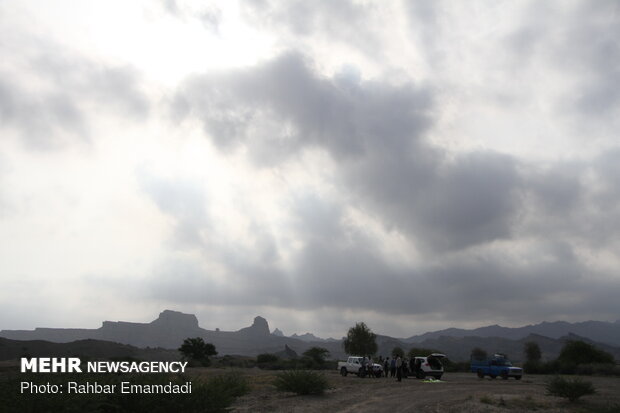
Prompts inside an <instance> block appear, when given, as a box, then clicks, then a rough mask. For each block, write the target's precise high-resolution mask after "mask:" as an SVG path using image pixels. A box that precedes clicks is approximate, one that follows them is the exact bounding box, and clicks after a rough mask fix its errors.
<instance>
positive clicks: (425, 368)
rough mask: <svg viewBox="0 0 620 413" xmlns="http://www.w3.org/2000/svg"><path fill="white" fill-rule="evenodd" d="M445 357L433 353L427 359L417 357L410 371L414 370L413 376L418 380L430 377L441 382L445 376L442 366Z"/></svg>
mask: <svg viewBox="0 0 620 413" xmlns="http://www.w3.org/2000/svg"><path fill="white" fill-rule="evenodd" d="M445 357H446V355H445V354H440V353H433V354H431V355H429V356H426V357H415V358H414V359H413V360H412V362H413V363H412V364H413V366H412V367H410V368H409V369H410V370H413V371H412V373H413V375H415V376H416V377H417V378H418V379H423V378H425V377H427V376H430V377H433V378H435V379H437V380H439V379H441V376H442V375H443V364H441V359H443V358H445Z"/></svg>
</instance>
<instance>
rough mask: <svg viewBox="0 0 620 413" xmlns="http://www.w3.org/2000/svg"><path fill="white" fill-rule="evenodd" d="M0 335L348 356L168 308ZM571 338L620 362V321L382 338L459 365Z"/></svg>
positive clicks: (259, 322)
mask: <svg viewBox="0 0 620 413" xmlns="http://www.w3.org/2000/svg"><path fill="white" fill-rule="evenodd" d="M0 337H5V338H8V339H12V340H45V341H49V342H54V343H69V342H74V341H77V340H87V339H93V340H103V341H109V342H116V343H121V344H126V345H131V346H135V347H138V348H163V349H177V348H178V347H179V346H180V345H181V343H182V342H183V340H184V339H185V338H187V337H202V338H203V339H204V340H205V341H207V342H210V343H212V344H214V345H215V347H216V349H217V351H218V353H219V354H220V355H225V354H231V355H233V354H234V355H246V356H256V355H258V354H261V353H279V354H301V353H303V352H304V351H305V350H307V349H308V348H310V347H313V346H319V347H324V348H326V349H327V350H328V351H329V352H330V354H331V357H332V358H342V357H345V353H344V350H343V348H342V340H336V339H332V338H330V339H323V338H320V337H317V336H315V335H313V334H311V333H306V334H302V335H297V334H293V335H292V336H289V337H286V336H285V335H284V334H283V333H282V331H280V330H279V329H274V332H273V333H271V332H270V329H269V324H268V322H267V320H266V319H264V318H263V317H260V316H257V317H255V318H254V320H253V322H252V325H250V326H249V327H245V328H242V329H240V330H237V331H220V330H207V329H204V328H201V327H200V326H199V324H198V319H197V318H196V316H195V315H193V314H184V313H181V312H177V311H171V310H165V311H163V312H162V313H160V314H159V317H158V318H157V319H155V320H154V321H152V322H150V323H131V322H125V321H104V322H103V323H102V325H101V327H100V328H97V329H74V328H72V329H64V328H36V329H34V330H2V331H0ZM568 340H583V341H587V342H590V343H592V344H594V345H596V346H597V347H599V348H601V349H603V350H605V351H608V352H609V353H611V354H613V355H614V356H615V357H616V358H617V359H620V348H619V347H620V322H618V321H616V322H615V323H610V322H600V321H587V322H582V323H567V322H562V321H559V322H553V323H549V322H544V323H540V324H536V325H529V326H525V327H519V328H508V327H501V326H497V325H493V326H487V327H481V328H477V329H472V330H464V329H457V328H450V329H446V330H440V331H435V332H428V333H424V334H421V335H416V336H411V337H409V338H405V339H402V338H400V339H399V338H394V337H389V336H384V335H378V336H377V344H378V348H379V351H378V354H380V355H384V356H385V355H389V354H390V353H391V351H392V349H393V348H394V347H401V348H403V349H404V350H405V351H408V350H409V349H410V348H411V347H416V348H428V349H436V350H439V351H442V352H444V353H445V354H446V355H448V356H449V357H450V358H451V359H452V360H454V361H462V360H467V359H469V353H470V351H471V349H472V348H474V347H480V348H482V349H484V350H486V351H487V352H488V353H495V352H502V353H507V354H508V355H510V356H511V358H512V359H513V360H514V361H519V360H521V359H522V353H523V345H524V343H525V342H527V341H534V342H536V343H538V344H539V346H540V348H541V351H542V353H543V359H552V358H555V357H557V355H558V354H559V352H560V350H561V348H562V346H563V345H564V344H565V343H566V341H568Z"/></svg>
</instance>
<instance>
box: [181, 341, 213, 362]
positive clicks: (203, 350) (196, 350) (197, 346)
mask: <svg viewBox="0 0 620 413" xmlns="http://www.w3.org/2000/svg"><path fill="white" fill-rule="evenodd" d="M179 352H180V353H181V354H182V355H183V358H184V359H186V360H188V361H189V362H190V363H191V364H198V365H201V366H204V367H207V366H209V365H210V364H211V360H210V359H209V357H210V356H215V355H216V354H217V351H215V346H214V345H213V344H211V343H205V342H204V340H203V339H202V337H195V338H186V339H185V340H183V344H182V345H181V347H179Z"/></svg>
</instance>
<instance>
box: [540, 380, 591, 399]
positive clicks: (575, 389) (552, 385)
mask: <svg viewBox="0 0 620 413" xmlns="http://www.w3.org/2000/svg"><path fill="white" fill-rule="evenodd" d="M545 388H546V389H547V394H548V395H550V396H557V397H564V398H566V399H568V400H569V401H570V402H575V401H577V400H578V399H579V398H580V397H582V396H587V395H589V394H595V393H596V389H595V388H594V386H593V385H592V383H591V382H589V381H584V380H581V379H579V378H573V379H566V378H564V377H561V376H556V377H554V378H552V379H551V380H549V381H548V382H547V384H546V386H545Z"/></svg>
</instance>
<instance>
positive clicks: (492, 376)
mask: <svg viewBox="0 0 620 413" xmlns="http://www.w3.org/2000/svg"><path fill="white" fill-rule="evenodd" d="M489 377H490V378H492V379H494V378H496V377H497V375H496V374H489Z"/></svg>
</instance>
